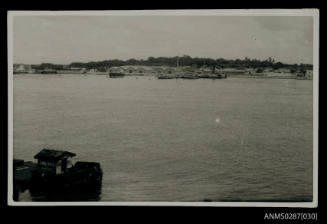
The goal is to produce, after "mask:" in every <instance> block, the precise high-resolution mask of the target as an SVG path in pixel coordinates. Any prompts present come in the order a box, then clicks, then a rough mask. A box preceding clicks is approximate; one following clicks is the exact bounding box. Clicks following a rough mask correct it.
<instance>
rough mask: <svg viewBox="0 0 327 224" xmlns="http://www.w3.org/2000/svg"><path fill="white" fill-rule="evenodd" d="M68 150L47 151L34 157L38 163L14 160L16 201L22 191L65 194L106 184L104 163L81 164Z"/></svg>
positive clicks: (42, 151) (44, 150)
mask: <svg viewBox="0 0 327 224" xmlns="http://www.w3.org/2000/svg"><path fill="white" fill-rule="evenodd" d="M74 156H76V154H74V153H71V152H68V151H59V150H53V149H43V150H41V151H40V152H39V153H38V154H36V155H35V156H34V158H35V159H37V163H33V162H25V161H24V160H17V159H14V161H13V166H14V167H13V168H14V182H13V185H14V200H18V199H19V192H24V191H25V190H27V189H29V190H30V191H31V192H33V191H34V192H36V191H42V192H56V191H59V192H63V191H65V190H72V189H77V188H78V189H79V188H83V187H87V188H90V187H98V186H101V183H102V175H103V172H102V169H101V166H100V163H97V162H83V161H78V162H76V163H75V164H73V163H72V161H71V158H72V157H74Z"/></svg>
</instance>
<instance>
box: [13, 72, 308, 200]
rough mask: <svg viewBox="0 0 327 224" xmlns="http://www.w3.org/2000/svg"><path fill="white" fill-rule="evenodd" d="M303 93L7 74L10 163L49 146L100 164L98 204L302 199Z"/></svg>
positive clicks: (239, 83)
mask: <svg viewBox="0 0 327 224" xmlns="http://www.w3.org/2000/svg"><path fill="white" fill-rule="evenodd" d="M312 87H313V85H312V81H307V80H280V79H241V78H227V79H222V80H200V79H199V80H175V79H171V80H157V79H156V78H154V77H125V78H122V79H109V78H107V77H105V76H100V75H99V76H96V75H93V76H92V75H89V76H82V75H62V76H59V75H15V76H14V157H15V158H20V159H24V160H32V159H33V156H34V155H35V154H36V153H38V152H39V151H40V150H41V149H42V148H53V149H58V150H69V151H72V152H74V153H76V154H77V157H76V160H84V161H98V162H100V163H101V166H102V169H103V171H104V177H103V183H102V190H101V192H102V193H101V195H100V198H99V200H101V201H203V200H213V201H252V200H255V201H263V200H268V201H275V200H287V201H302V200H305V201H310V200H312V172H313V169H312V166H313V162H312V160H313V157H312V154H313V147H312V145H313V141H312V139H313V134H312V130H313V129H312V128H313V127H312V123H313V111H312V104H313V96H312V93H313V91H312ZM25 196H26V195H25ZM25 196H24V197H23V200H31V199H30V198H29V197H27V196H26V197H25ZM24 198H25V199H24Z"/></svg>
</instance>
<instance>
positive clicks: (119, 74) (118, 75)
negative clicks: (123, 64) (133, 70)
mask: <svg viewBox="0 0 327 224" xmlns="http://www.w3.org/2000/svg"><path fill="white" fill-rule="evenodd" d="M109 77H110V78H123V77H125V74H124V73H122V72H109Z"/></svg>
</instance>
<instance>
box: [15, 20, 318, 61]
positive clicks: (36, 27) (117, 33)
mask: <svg viewBox="0 0 327 224" xmlns="http://www.w3.org/2000/svg"><path fill="white" fill-rule="evenodd" d="M13 31H14V48H13V49H14V62H15V63H26V64H38V63H42V62H49V63H59V64H69V63H71V62H88V61H100V60H110V59H123V60H125V59H130V58H136V59H146V58H148V57H150V56H153V57H159V56H168V57H170V56H182V55H184V54H185V55H190V56H192V57H210V58H215V59H216V58H226V59H236V58H240V59H243V58H244V57H248V58H257V59H267V58H268V57H272V58H274V59H275V60H276V61H281V62H285V63H292V64H293V63H310V64H312V57H313V19H312V17H308V16H301V17H294V16H292V17H280V16H278V17H277V16H274V17H262V16H253V17H248V16H246V17H245V16H15V17H14V29H13Z"/></svg>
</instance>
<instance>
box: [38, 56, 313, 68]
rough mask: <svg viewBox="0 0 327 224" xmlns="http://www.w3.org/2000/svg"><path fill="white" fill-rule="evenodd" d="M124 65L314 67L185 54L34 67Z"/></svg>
mask: <svg viewBox="0 0 327 224" xmlns="http://www.w3.org/2000/svg"><path fill="white" fill-rule="evenodd" d="M123 65H143V66H172V67H176V66H178V65H179V66H194V67H198V68H199V67H202V66H209V67H214V66H215V67H216V68H239V69H242V68H273V69H279V68H289V69H293V70H306V69H312V65H310V64H285V63H281V62H275V60H274V59H272V58H268V59H266V60H258V59H249V58H247V57H246V58H244V59H235V60H228V59H223V58H218V59H212V58H198V57H195V58H192V57H190V56H187V55H184V56H183V57H177V56H176V57H157V58H155V57H149V58H148V59H146V60H143V59H140V60H137V59H129V60H125V61H124V60H119V59H113V60H105V61H97V62H93V61H92V62H86V63H83V62H73V63H71V64H69V65H68V66H67V65H60V64H50V63H42V64H40V65H32V68H34V69H56V70H62V69H67V68H72V67H74V68H86V69H98V70H100V71H101V70H105V69H106V68H108V67H113V66H123Z"/></svg>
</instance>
